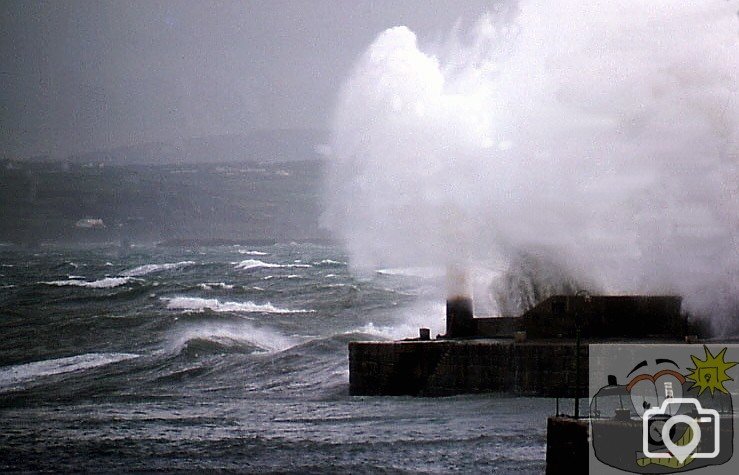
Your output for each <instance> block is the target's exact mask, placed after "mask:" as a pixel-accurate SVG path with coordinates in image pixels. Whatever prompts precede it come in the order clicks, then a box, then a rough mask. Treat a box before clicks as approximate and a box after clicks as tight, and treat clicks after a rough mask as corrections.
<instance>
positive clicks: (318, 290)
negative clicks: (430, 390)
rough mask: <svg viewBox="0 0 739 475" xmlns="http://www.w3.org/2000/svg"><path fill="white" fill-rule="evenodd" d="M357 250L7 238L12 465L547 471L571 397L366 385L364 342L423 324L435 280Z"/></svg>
mask: <svg viewBox="0 0 739 475" xmlns="http://www.w3.org/2000/svg"><path fill="white" fill-rule="evenodd" d="M346 261H347V256H346V255H345V253H344V251H343V250H342V249H341V248H339V247H337V246H333V245H318V244H300V243H286V244H274V245H269V246H233V245H229V246H214V247H192V248H189V249H188V248H183V247H177V248H162V247H156V246H134V247H133V248H131V249H127V250H125V251H121V249H119V248H117V247H114V246H107V247H106V246H97V247H91V246H88V247H85V248H74V249H72V248H63V247H43V248H41V249H40V250H22V249H19V248H16V247H12V246H3V247H0V265H1V266H2V267H1V268H0V471H3V472H7V471H28V470H31V471H93V472H122V471H202V470H219V471H220V470H225V471H239V472H280V473H285V472H297V473H326V472H333V473H336V472H338V473H349V472H351V473H363V472H365V473H369V472H372V473H446V472H450V471H459V472H500V473H511V472H521V473H529V472H542V471H543V469H544V458H545V445H546V440H545V435H546V434H545V432H546V416H548V415H551V414H553V412H554V407H555V402H554V401H553V400H549V399H527V398H506V397H503V396H500V395H475V396H456V397H448V398H412V397H352V396H349V392H348V385H349V371H348V359H347V344H348V342H350V341H352V340H367V339H375V340H377V339H388V338H397V337H402V336H414V332H417V328H416V327H417V326H416V327H413V328H411V327H410V326H409V325H408V324H407V322H404V321H403V320H402V319H399V317H398V315H403V314H404V313H405V314H407V313H413V312H418V311H419V310H417V308H418V302H419V301H423V299H424V296H428V295H430V292H431V291H430V289H431V288H432V287H433V285H432V282H430V280H431V279H433V277H429V276H423V275H415V274H414V273H413V272H403V270H402V269H401V270H393V269H385V270H378V271H377V272H374V273H372V274H371V275H367V276H363V277H355V276H353V275H352V274H350V272H349V270H348V268H347V264H346ZM416 321H423V316H418V318H417V319H416Z"/></svg>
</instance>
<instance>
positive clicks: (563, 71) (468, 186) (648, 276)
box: [325, 0, 739, 330]
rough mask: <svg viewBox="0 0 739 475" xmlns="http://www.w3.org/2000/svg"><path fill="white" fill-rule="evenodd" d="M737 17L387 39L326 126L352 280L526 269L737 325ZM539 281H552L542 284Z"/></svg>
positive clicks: (705, 4) (521, 12)
mask: <svg viewBox="0 0 739 475" xmlns="http://www.w3.org/2000/svg"><path fill="white" fill-rule="evenodd" d="M737 10H739V4H737V2H727V1H724V0H717V1H708V0H707V1H701V2H675V1H672V0H656V1H649V2H644V1H641V0H633V1H631V0H627V1H613V0H603V1H597V2H589V3H587V4H583V3H582V2H577V1H565V2H556V3H549V4H547V3H542V2H523V3H521V4H518V5H514V4H505V3H501V4H499V6H498V8H497V9H495V10H494V11H493V12H491V13H490V14H488V15H486V16H485V17H484V18H482V19H480V20H479V21H478V22H477V23H476V24H475V25H474V27H471V28H469V29H465V28H462V27H461V26H459V27H457V28H456V29H454V30H453V31H452V33H451V35H450V37H449V39H448V40H447V41H446V42H444V43H443V44H437V45H430V46H424V47H423V48H421V47H419V44H418V41H417V38H416V36H415V35H414V33H413V32H411V31H410V30H409V29H408V28H406V27H396V28H391V29H389V30H387V31H385V32H383V33H381V34H380V35H379V36H378V38H377V39H376V40H375V42H374V43H373V44H372V45H371V46H370V47H369V49H368V50H367V52H366V53H365V54H364V55H363V56H362V57H361V58H360V60H359V61H358V63H357V65H356V67H355V69H354V71H353V73H352V74H351V76H350V77H349V79H348V80H347V81H346V83H345V85H344V87H343V90H342V92H341V95H340V97H339V102H338V106H337V109H336V113H335V118H334V124H333V136H332V143H331V149H332V155H333V157H332V160H331V164H330V166H329V172H328V177H327V186H326V213H325V220H326V224H327V225H328V226H329V227H331V228H332V229H334V230H335V231H336V232H337V233H338V234H339V235H340V236H341V237H342V238H343V239H344V240H345V242H346V244H347V246H348V249H349V252H350V254H351V256H352V264H353V265H354V266H355V267H357V268H367V267H370V268H371V267H375V266H387V265H431V266H447V265H458V264H459V265H468V264H469V263H470V262H479V261H480V260H482V259H488V258H490V257H491V256H497V259H498V260H499V261H500V262H504V263H505V262H509V263H510V262H514V261H517V260H519V257H520V256H521V255H534V256H538V257H540V258H542V259H544V260H545V261H547V262H554V263H556V265H557V267H558V268H561V269H566V270H567V274H568V276H569V277H568V279H576V280H580V281H584V282H590V283H592V284H593V285H594V286H596V287H597V288H598V289H599V290H601V291H604V292H608V293H642V294H643V293H677V294H680V295H682V296H683V297H684V299H685V300H684V306H685V308H686V309H687V310H688V311H691V312H693V313H695V314H699V315H706V316H712V317H715V318H714V323H717V329H718V330H726V329H727V328H729V326H730V325H731V324H732V323H731V321H732V319H734V318H736V316H737V314H739V252H738V251H737V249H739V243H738V242H737V235H738V234H739V171H738V170H739V166H738V164H737V162H738V161H739V153H738V150H739V98H738V97H737V79H738V78H737V76H738V75H739V34H738V32H739V23H738V22H737ZM548 275H551V273H549V274H548Z"/></svg>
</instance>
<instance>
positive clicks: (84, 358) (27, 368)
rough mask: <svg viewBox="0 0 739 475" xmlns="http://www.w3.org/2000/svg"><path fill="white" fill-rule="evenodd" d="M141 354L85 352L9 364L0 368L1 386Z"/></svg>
mask: <svg viewBox="0 0 739 475" xmlns="http://www.w3.org/2000/svg"><path fill="white" fill-rule="evenodd" d="M139 356H140V355H136V354H133V353H85V354H83V355H77V356H69V357H66V358H56V359H52V360H45V361H34V362H33V363H24V364H19V365H13V366H8V367H5V368H0V388H3V389H9V388H12V387H13V386H16V385H18V384H20V383H26V382H29V381H34V380H36V379H37V378H40V377H44V376H52V375H55V374H62V373H71V372H73V371H82V370H86V369H90V368H95V367H98V366H104V365H108V364H111V363H117V362H119V361H125V360H130V359H133V358H138V357H139Z"/></svg>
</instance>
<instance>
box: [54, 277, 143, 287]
mask: <svg viewBox="0 0 739 475" xmlns="http://www.w3.org/2000/svg"><path fill="white" fill-rule="evenodd" d="M132 280H134V279H132V278H130V277H105V278H104V279H100V280H93V281H86V280H78V279H70V280H52V281H48V282H39V283H41V284H46V285H55V286H57V287H66V286H72V287H86V288H89V289H110V288H113V287H119V286H121V285H125V284H127V283H129V282H130V281H132Z"/></svg>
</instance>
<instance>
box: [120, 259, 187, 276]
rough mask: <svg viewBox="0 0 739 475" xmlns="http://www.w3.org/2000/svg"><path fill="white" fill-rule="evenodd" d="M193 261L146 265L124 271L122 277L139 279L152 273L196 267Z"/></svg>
mask: <svg viewBox="0 0 739 475" xmlns="http://www.w3.org/2000/svg"><path fill="white" fill-rule="evenodd" d="M195 264H196V263H195V262H193V261H181V262H166V263H164V264H144V265H142V266H138V267H134V268H133V269H129V270H127V271H123V272H122V273H121V275H124V276H127V277H138V276H142V275H146V274H151V273H152V272H161V271H165V270H172V269H180V268H182V267H186V266H191V265H195Z"/></svg>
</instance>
